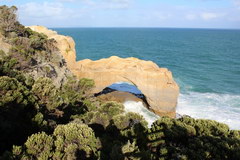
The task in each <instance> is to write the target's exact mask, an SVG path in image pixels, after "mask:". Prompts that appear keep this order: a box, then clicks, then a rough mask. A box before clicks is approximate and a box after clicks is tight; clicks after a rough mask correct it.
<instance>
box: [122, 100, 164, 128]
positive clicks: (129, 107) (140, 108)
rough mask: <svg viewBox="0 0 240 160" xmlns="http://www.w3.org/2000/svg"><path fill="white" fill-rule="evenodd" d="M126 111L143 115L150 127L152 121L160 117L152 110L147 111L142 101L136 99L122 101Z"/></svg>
mask: <svg viewBox="0 0 240 160" xmlns="http://www.w3.org/2000/svg"><path fill="white" fill-rule="evenodd" d="M123 105H124V107H125V111H126V112H135V113H138V114H140V115H142V116H143V117H144V119H145V120H146V121H147V122H148V127H149V128H150V127H151V125H152V123H153V122H155V121H156V120H157V119H159V118H160V117H159V116H158V115H156V114H154V113H153V112H151V111H149V110H148V109H147V108H146V107H145V106H144V105H143V103H142V102H140V101H139V102H136V101H125V102H124V103H123Z"/></svg>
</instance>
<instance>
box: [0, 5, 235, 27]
mask: <svg viewBox="0 0 240 160" xmlns="http://www.w3.org/2000/svg"><path fill="white" fill-rule="evenodd" d="M0 4H1V5H4V4H5V5H8V6H11V5H15V6H17V7H18V9H19V11H18V17H19V20H20V22H21V23H22V24H24V25H44V26H47V27H178V28H179V27H181V28H238V29H240V0H48V1H45V0H35V1H30V0H0Z"/></svg>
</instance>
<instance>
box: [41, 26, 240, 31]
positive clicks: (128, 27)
mask: <svg viewBox="0 0 240 160" xmlns="http://www.w3.org/2000/svg"><path fill="white" fill-rule="evenodd" d="M39 26H41V25H39ZM47 28H59V29H61V28H63V29H64V28H93V29H94V28H103V29H104V28H106V29H107V28H112V29H114V28H116V29H118V28H119V29H121V28H123V29H124V28H126V29H128V28H129V29H131V28H132V29H135V28H138V29H144V28H145V29H209V30H240V28H214V27H213V28H208V27H203V28H201V27H91V26H86V27H83V26H79V27H47Z"/></svg>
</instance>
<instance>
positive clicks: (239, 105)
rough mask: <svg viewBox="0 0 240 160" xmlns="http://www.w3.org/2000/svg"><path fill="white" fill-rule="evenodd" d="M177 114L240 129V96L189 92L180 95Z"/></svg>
mask: <svg viewBox="0 0 240 160" xmlns="http://www.w3.org/2000/svg"><path fill="white" fill-rule="evenodd" d="M177 113H179V114H181V115H189V116H191V117H193V118H202V119H211V120H216V121H218V122H222V123H225V124H228V125H229V127H230V128H231V129H240V95H230V94H217V93H199V92H188V93H184V94H180V96H179V99H178V106H177Z"/></svg>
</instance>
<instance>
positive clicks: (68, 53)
mask: <svg viewBox="0 0 240 160" xmlns="http://www.w3.org/2000/svg"><path fill="white" fill-rule="evenodd" d="M29 28H31V29H32V30H33V31H36V32H39V33H43V34H45V35H47V36H48V38H49V39H55V40H56V42H57V44H56V47H57V48H58V49H59V51H60V52H61V54H62V56H63V57H64V59H65V60H66V62H67V66H68V68H69V69H71V68H73V67H75V66H76V64H75V63H76V50H75V42H74V40H73V39H72V37H69V36H64V35H59V34H57V32H56V31H53V30H50V29H48V28H46V27H43V26H29Z"/></svg>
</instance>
